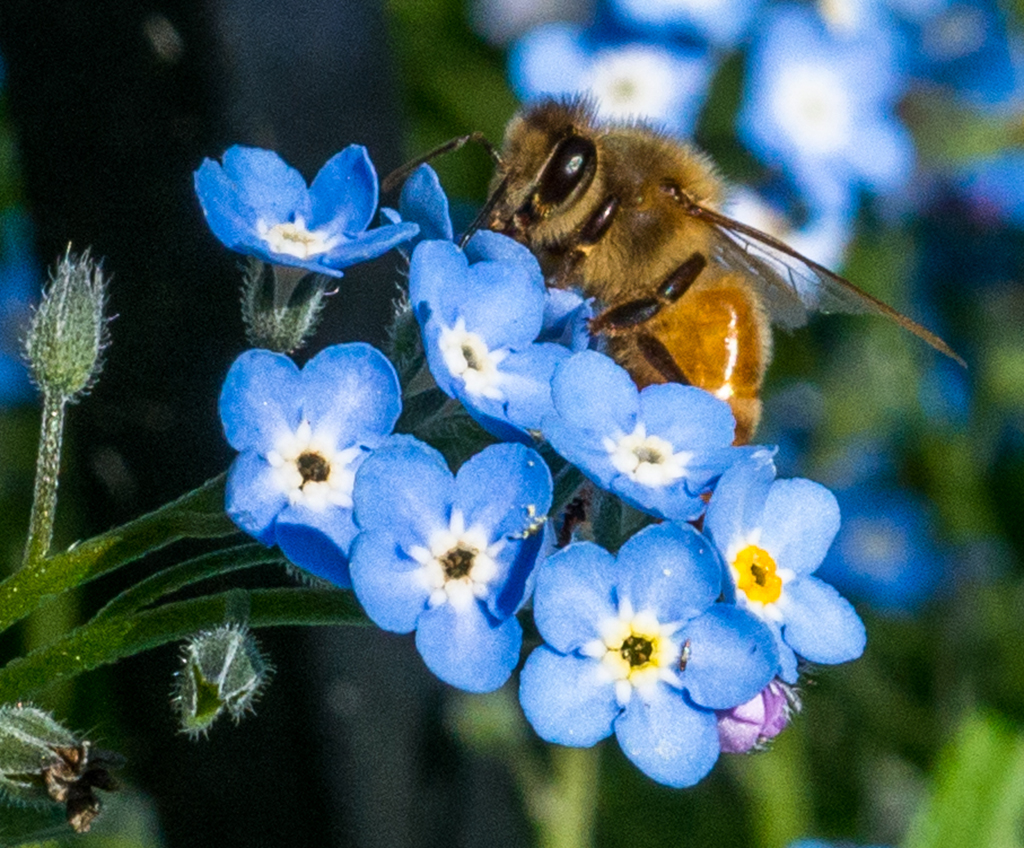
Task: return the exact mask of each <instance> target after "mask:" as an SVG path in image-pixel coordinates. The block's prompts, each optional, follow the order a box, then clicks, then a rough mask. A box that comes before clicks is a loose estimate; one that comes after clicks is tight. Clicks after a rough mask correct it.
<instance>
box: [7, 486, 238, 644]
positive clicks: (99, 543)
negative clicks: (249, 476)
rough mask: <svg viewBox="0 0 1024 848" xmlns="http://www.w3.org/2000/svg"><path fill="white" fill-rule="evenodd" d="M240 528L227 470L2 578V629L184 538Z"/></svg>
mask: <svg viewBox="0 0 1024 848" xmlns="http://www.w3.org/2000/svg"><path fill="white" fill-rule="evenodd" d="M237 532H238V528H237V527H235V526H234V524H232V523H231V519H229V518H228V517H227V515H226V514H225V512H224V475H223V474H222V475H220V476H219V477H215V478H213V479H212V480H209V481H207V482H206V483H204V484H203V485H202V486H200V487H199V488H198V489H195V490H194V491H192V492H189V493H188V494H187V495H184V496H182V497H180V498H178V500H176V501H173V502H171V503H169V504H166V505H165V506H162V507H160V508H159V509H157V510H155V511H154V512H151V513H149V514H148V515H144V516H142V517H141V518H137V519H135V520H134V521H131V522H129V523H128V524H125V525H123V526H122V527H116V528H114V529H113V530H110V531H108V532H106V533H103V534H102V535H100V536H96V537H94V538H92V539H89V540H88V541H85V542H83V543H82V544H80V545H75V546H72V547H71V548H69V549H68V550H67V551H65V552H64V553H61V554H56V555H55V556H51V557H48V558H46V559H44V560H41V561H39V562H35V563H32V564H31V565H30V566H28V567H26V568H23V569H21V570H20V571H16V572H15V573H14V574H12V575H11V576H10V577H8V578H7V579H6V580H4V581H3V582H2V583H0V631H3V630H6V629H7V628H8V627H10V626H11V625H12V624H14V623H16V622H18V621H20V620H21V619H23V618H25V617H26V616H27V615H29V613H31V612H32V611H33V610H34V609H36V608H37V607H38V606H39V605H40V604H42V603H43V602H44V601H45V600H47V599H48V598H49V597H52V596H55V595H60V594H62V593H64V592H67V591H68V590H69V589H73V588H75V587H76V586H81V585H82V584H83V583H88V582H89V581H90V580H95V579H96V578H97V577H99V576H101V575H103V574H106V573H108V572H110V571H113V570H114V569H117V568H120V567H121V566H122V565H126V564H127V563H129V562H133V561H135V560H137V559H139V558H141V557H142V556H144V555H145V554H147V553H150V552H151V551H155V550H158V549H160V548H163V547H166V546H167V545H169V544H171V543H172V542H176V541H178V540H180V539H212V538H218V537H221V536H230V535H233V534H234V533H237Z"/></svg>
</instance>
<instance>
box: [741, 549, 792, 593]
mask: <svg viewBox="0 0 1024 848" xmlns="http://www.w3.org/2000/svg"><path fill="white" fill-rule="evenodd" d="M732 567H733V568H735V569H736V573H737V579H736V588H737V589H739V590H741V591H742V592H744V593H746V596H747V599H748V600H751V601H758V602H759V603H762V604H772V603H775V601H777V600H778V599H779V596H780V595H781V594H782V578H780V577H779V575H778V574H776V573H775V570H776V566H775V560H774V559H772V555H771V554H770V553H768V551H766V550H764V548H759V547H757V546H756V545H747V547H745V548H744V549H743V550H742V551H740V552H739V553H738V554H737V555H736V559H735V560H733V564H732Z"/></svg>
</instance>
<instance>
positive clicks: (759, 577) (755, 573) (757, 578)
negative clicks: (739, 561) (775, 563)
mask: <svg viewBox="0 0 1024 848" xmlns="http://www.w3.org/2000/svg"><path fill="white" fill-rule="evenodd" d="M750 576H751V577H753V578H754V582H755V583H756V584H757V585H758V586H767V585H768V569H766V568H762V567H761V566H760V565H752V566H750Z"/></svg>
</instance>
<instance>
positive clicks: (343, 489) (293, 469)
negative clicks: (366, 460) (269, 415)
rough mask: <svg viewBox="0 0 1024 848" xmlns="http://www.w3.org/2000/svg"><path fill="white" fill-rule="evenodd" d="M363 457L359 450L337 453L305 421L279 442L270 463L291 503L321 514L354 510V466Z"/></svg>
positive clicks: (277, 480) (352, 448) (351, 448)
mask: <svg viewBox="0 0 1024 848" xmlns="http://www.w3.org/2000/svg"><path fill="white" fill-rule="evenodd" d="M362 453H363V452H362V450H361V449H360V448H358V447H350V448H345V449H344V450H336V449H335V448H334V446H333V445H332V444H331V443H330V442H329V441H328V440H326V439H323V438H317V437H316V435H315V434H314V433H313V430H312V428H311V427H310V426H309V422H308V421H303V422H302V423H301V424H300V425H299V428H298V429H297V430H296V431H295V432H294V433H286V434H284V435H283V436H281V437H280V438H279V439H278V440H277V442H276V444H275V445H274V450H272V451H270V453H268V454H267V462H269V463H270V465H271V467H272V468H273V469H274V479H275V481H276V482H277V485H278V486H279V487H280V489H281V491H282V492H285V493H286V494H287V495H288V501H289V503H291V504H292V505H293V506H294V505H302V506H306V507H309V508H310V509H313V510H316V511H317V512H320V511H322V510H324V509H326V508H327V507H329V506H340V507H345V508H351V506H352V487H353V485H354V484H355V478H356V472H355V468H354V466H353V463H354V462H355V460H356V459H357V458H358V457H359V456H361V455H362Z"/></svg>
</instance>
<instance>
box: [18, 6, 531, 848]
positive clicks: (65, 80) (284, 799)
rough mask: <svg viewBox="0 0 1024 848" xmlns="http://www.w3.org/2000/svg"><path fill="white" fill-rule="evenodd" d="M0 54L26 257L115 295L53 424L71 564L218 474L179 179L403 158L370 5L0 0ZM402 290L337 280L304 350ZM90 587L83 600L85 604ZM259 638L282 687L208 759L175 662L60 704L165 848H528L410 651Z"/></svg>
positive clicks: (215, 279)
mask: <svg viewBox="0 0 1024 848" xmlns="http://www.w3.org/2000/svg"><path fill="white" fill-rule="evenodd" d="M0 55H2V56H3V57H4V59H5V62H6V65H7V97H8V109H9V115H10V119H11V122H12V124H13V125H14V127H15V131H16V133H17V142H18V147H19V149H20V153H21V168H22V179H23V189H24V195H25V196H24V205H25V206H26V208H27V211H28V212H29V214H30V215H31V217H32V219H33V221H34V225H35V248H36V255H37V256H38V257H40V259H41V261H42V262H45V263H50V262H52V261H53V259H54V258H55V257H57V256H58V255H59V254H61V253H62V252H63V251H64V250H65V248H66V246H67V245H68V244H69V243H70V244H71V245H72V246H73V248H74V249H75V250H81V249H84V248H85V247H88V246H91V248H92V250H93V252H94V254H95V255H97V256H101V257H104V265H105V268H106V270H107V272H108V273H111V274H112V275H113V278H114V280H113V284H112V286H111V289H110V292H111V294H110V312H111V313H112V314H114V315H116V316H117V317H116V320H114V321H113V323H112V325H111V337H112V344H111V347H110V350H109V351H108V353H107V356H106V365H105V368H104V371H103V375H102V379H101V380H100V382H99V384H98V386H97V388H96V389H95V390H94V392H93V394H92V396H91V397H90V398H89V399H88V401H87V402H86V403H83V404H81V405H79V406H78V407H76V408H74V409H72V411H71V414H70V416H69V435H68V438H69V447H70V448H71V450H69V451H67V452H66V457H70V458H69V459H68V460H67V463H66V464H67V465H68V466H69V467H68V468H67V469H66V473H65V476H64V477H63V479H62V483H61V485H62V491H63V493H64V498H63V500H62V504H65V503H70V502H71V500H72V499H73V500H74V502H75V503H76V504H77V507H71V508H67V507H65V508H64V509H63V511H62V515H61V520H62V522H63V524H62V526H61V527H59V528H58V539H57V543H58V544H62V543H64V544H66V543H67V542H68V541H70V539H73V538H83V537H85V536H88V535H91V534H94V533H96V532H100V531H103V530H105V529H107V528H109V527H111V526H113V525H115V524H117V523H120V522H123V521H125V520H128V519H130V518H132V517H134V516H136V515H138V514H140V513H141V512H143V511H146V510H149V509H152V508H155V507H157V506H159V505H160V504H162V503H164V502H166V501H168V500H170V499H173V498H175V497H177V496H179V495H180V494H182V493H183V492H185V491H188V490H189V489H191V488H193V487H195V486H197V485H198V484H200V483H202V482H203V481H204V480H206V479H208V478H209V477H212V476H214V475H215V474H217V473H219V472H220V471H222V470H223V469H224V468H225V467H226V466H227V464H228V463H229V461H230V459H231V451H230V449H229V448H228V446H227V445H226V444H225V442H224V440H223V437H222V435H221V432H220V424H219V421H218V418H217V414H216V398H217V394H218V391H219V386H220V383H221V381H222V379H223V377H224V374H225V373H226V371H227V368H228V366H229V365H230V363H231V361H232V360H233V359H234V357H235V356H237V355H238V353H240V352H241V351H242V350H243V349H244V348H245V347H246V344H245V341H244V336H243V332H242V325H241V319H240V313H239V308H238V285H239V281H240V276H239V274H238V265H239V257H237V256H236V255H234V254H229V253H228V252H227V251H225V250H224V249H223V248H222V246H221V245H220V244H219V243H218V242H216V240H215V239H214V238H213V236H212V235H211V234H210V233H209V231H208V230H207V228H206V226H205V223H204V222H203V219H202V215H201V212H200V210H199V206H198V203H197V202H196V200H195V198H194V195H193V190H192V172H193V170H194V169H195V168H196V167H197V166H198V165H199V163H200V162H201V161H202V159H203V157H206V156H210V157H218V156H219V155H220V154H221V153H222V152H223V150H224V149H225V148H226V147H228V146H230V145H231V144H234V143H241V144H250V145H257V146H262V147H268V148H273V149H275V150H277V151H278V152H279V153H280V154H281V156H282V157H283V158H284V159H285V160H286V161H288V162H290V163H291V164H292V165H294V166H295V167H297V168H298V169H299V170H300V171H301V172H302V173H303V174H304V175H305V176H306V177H307V178H308V179H311V178H312V177H313V175H314V174H315V173H316V171H317V170H318V169H319V167H320V165H321V164H323V162H324V161H326V160H327V158H329V157H330V156H331V155H332V154H334V153H335V152H337V151H338V150H340V149H341V148H343V147H344V146H345V145H347V144H350V143H353V142H357V143H361V144H364V145H366V146H367V147H368V148H369V151H370V155H371V157H372V159H373V161H374V163H375V165H376V166H377V168H378V172H379V173H380V174H381V175H383V174H386V173H387V172H388V171H389V170H390V169H391V168H393V167H395V166H397V165H398V164H400V159H401V154H400V151H399V142H400V139H401V130H400V126H399V119H398V115H399V108H398V105H397V103H396V99H395V93H394V88H395V79H394V76H393V73H394V68H393V62H392V61H391V60H390V58H389V51H388V43H387V35H386V30H385V24H384V19H383V12H382V9H381V7H380V4H378V3H375V2H354V0H312V2H309V0H307V1H306V2H287V1H286V2H280V1H278V2H247V0H211V2H207V3H201V2H190V1H189V0H180V2H160V3H138V2H135V0H90V2H81V0H42V2H38V0H4V2H3V3H2V4H0ZM397 273H398V268H397V264H396V260H395V259H394V257H393V256H392V257H386V258H384V259H382V260H379V261H378V262H376V263H373V264H372V265H370V266H361V267H359V268H355V269H352V270H351V272H347V273H346V276H345V279H344V280H343V281H342V283H341V286H340V289H339V292H338V293H337V294H336V295H335V296H334V297H333V298H332V301H331V303H330V304H329V306H328V309H327V311H326V315H325V322H324V325H323V326H322V329H321V331H320V333H319V334H318V337H317V339H316V342H315V347H314V352H315V350H316V349H318V348H319V347H322V346H323V345H325V344H329V343H333V342H337V341H344V340H350V339H356V338H359V339H364V340H367V341H371V342H374V341H379V340H380V338H381V332H382V328H383V326H384V323H385V321H386V318H387V316H388V314H389V310H390V303H391V300H392V299H393V297H394V296H395V294H396V290H395V282H396V281H397V279H398V278H397ZM176 553H178V552H176ZM162 561H163V562H166V561H167V560H166V558H165V559H164V560H162ZM158 564H159V563H158V562H157V561H154V562H153V563H152V564H150V565H146V566H136V567H134V568H133V569H131V570H130V571H131V574H129V575H128V577H127V578H124V579H132V578H135V579H137V578H138V576H140V575H141V573H142V572H141V571H140V568H150V569H152V568H155V567H156V565H158ZM257 579H258V581H259V582H261V583H263V584H266V583H267V582H268V575H266V574H261V575H258V576H257ZM271 579H281V578H278V577H276V576H274V577H273V578H271ZM110 590H111V584H110V583H109V582H103V583H102V585H101V586H99V587H97V590H96V593H97V594H96V596H97V597H100V596H103V597H109V591H110ZM83 603H85V604H88V603H89V599H88V598H86V599H85V600H84V601H83ZM260 638H261V642H262V644H263V645H264V647H265V648H266V649H267V651H268V653H269V655H270V658H271V660H272V662H273V663H274V664H275V666H276V667H277V674H276V677H275V679H274V682H273V683H272V685H271V687H270V689H269V691H268V693H267V695H266V696H265V698H264V699H263V701H262V702H261V703H260V704H259V706H258V710H259V713H260V715H259V717H258V719H250V720H247V721H245V722H243V723H242V724H241V725H240V726H239V727H237V728H234V727H231V726H229V725H226V724H225V725H223V726H218V727H216V728H215V729H214V731H213V733H212V734H211V737H210V738H209V739H208V740H200V741H198V742H190V741H188V740H187V739H186V738H185V737H183V736H181V735H178V734H177V733H176V727H175V725H174V720H173V717H172V714H171V712H170V708H169V700H170V687H171V679H172V678H171V675H172V672H173V670H174V669H175V668H176V667H177V659H176V653H175V651H174V650H173V649H170V648H168V649H165V650H161V651H157V652H154V653H151V654H148V655H146V656H143V657H139V658H135V659H133V660H130V661H127V662H124V663H121V664H120V665H118V666H117V667H115V668H114V669H112V670H111V671H109V672H102V673H99V674H96V675H93V676H92V677H91V679H90V680H89V681H88V682H86V683H85V685H84V686H83V687H80V688H79V689H76V690H75V692H74V695H73V697H72V700H73V701H74V703H75V708H74V715H75V716H76V717H77V719H78V720H79V723H80V724H81V725H82V726H88V727H90V728H92V733H91V738H98V739H99V740H100V741H101V742H102V741H104V740H105V741H106V742H107V743H108V744H111V745H112V746H113V743H114V742H115V740H116V741H117V745H118V747H119V750H121V751H122V752H123V753H124V754H126V755H127V757H128V761H129V764H128V766H127V767H126V770H125V772H124V775H123V776H124V777H125V780H126V782H127V783H128V784H130V785H134V786H137V787H138V788H140V789H142V790H143V791H144V792H146V793H147V794H148V795H149V796H150V797H151V798H152V799H153V800H154V801H155V803H156V804H157V806H158V810H159V817H160V823H161V828H162V831H163V834H164V836H165V839H166V844H167V845H168V846H192V845H195V846H206V845H211V846H212V845H217V846H225V847H227V846H235V845H237V846H278V845H381V846H400V845H474V844H481V845H482V844H493V843H492V842H490V841H489V838H488V836H487V834H493V833H494V832H501V833H503V834H505V836H504V837H503V839H502V842H503V844H514V843H515V842H516V841H518V839H519V838H520V837H521V838H523V839H525V836H524V835H523V828H524V825H523V824H522V823H521V822H520V821H519V820H518V819H517V818H515V814H513V813H511V812H510V809H509V804H510V803H512V802H511V801H505V802H504V804H501V803H495V798H499V797H502V798H512V797H513V796H514V792H513V791H512V790H511V789H510V788H509V787H507V786H504V785H503V781H507V777H506V776H504V774H503V773H502V772H501V771H500V770H496V769H493V768H491V767H489V766H487V765H486V764H481V763H476V764H474V763H473V762H471V761H468V760H466V759H465V758H464V757H460V756H459V755H458V754H457V752H456V751H455V750H454V749H453V748H452V746H451V745H450V744H448V745H446V744H445V743H443V742H439V741H438V740H443V738H444V737H443V735H441V734H437V733H435V732H432V731H434V730H436V727H435V725H436V724H437V723H438V722H440V721H441V706H442V694H441V693H442V689H441V687H440V686H439V685H438V684H437V683H436V681H434V680H433V679H432V678H431V677H430V675H429V674H428V673H427V672H426V671H425V670H424V669H423V667H422V663H421V662H420V661H419V658H418V656H417V655H416V653H415V650H414V648H413V646H412V644H411V642H410V641H408V640H404V639H399V638H396V637H393V636H391V635H389V634H383V633H381V632H378V631H376V630H371V629H370V628H366V629H362V628H359V629H355V630H353V631H349V630H348V629H345V630H344V632H341V631H340V630H339V629H333V628H332V629H322V630H321V629H317V630H307V631H303V632H299V631H297V630H295V631H291V630H289V631H282V632H273V633H267V634H265V635H261V637H260ZM122 740H123V741H122ZM495 782H496V784H495V787H496V791H489V790H488V787H489V786H490V785H491V784H492V783H495ZM488 794H490V795H492V796H494V797H492V798H491V800H490V801H489V802H488V803H483V802H482V796H486V795H488ZM470 810H472V811H473V812H472V813H470ZM517 834H519V837H517Z"/></svg>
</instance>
